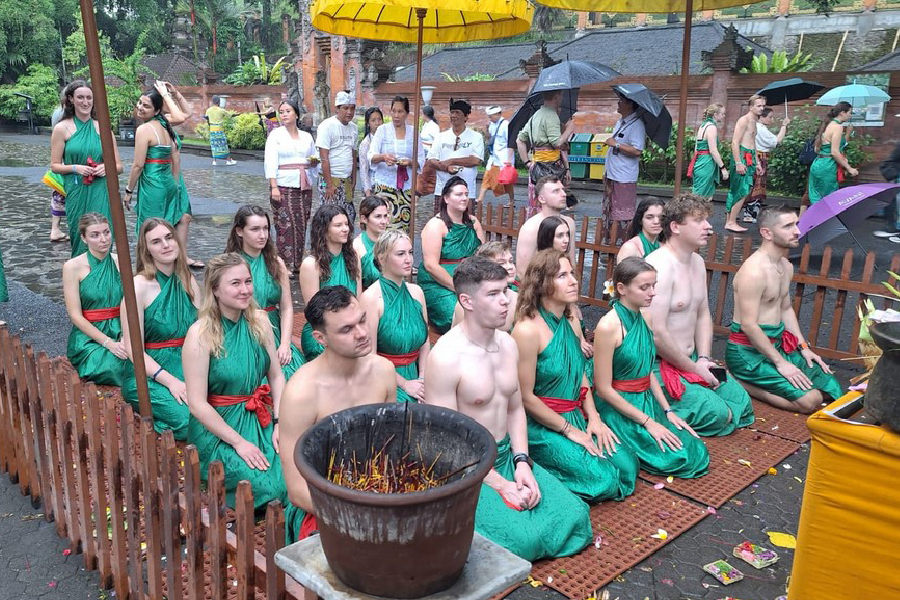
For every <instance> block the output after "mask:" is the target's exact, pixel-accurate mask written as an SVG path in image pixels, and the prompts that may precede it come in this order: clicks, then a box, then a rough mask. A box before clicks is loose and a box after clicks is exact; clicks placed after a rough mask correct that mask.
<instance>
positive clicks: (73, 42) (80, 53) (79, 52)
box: [62, 11, 113, 73]
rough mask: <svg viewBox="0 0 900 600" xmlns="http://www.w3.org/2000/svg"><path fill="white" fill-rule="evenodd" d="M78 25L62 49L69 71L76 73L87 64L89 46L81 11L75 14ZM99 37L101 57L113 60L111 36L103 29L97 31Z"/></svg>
mask: <svg viewBox="0 0 900 600" xmlns="http://www.w3.org/2000/svg"><path fill="white" fill-rule="evenodd" d="M75 22H76V27H75V31H73V32H72V33H71V35H69V37H67V38H66V43H65V45H64V46H63V49H62V56H63V62H64V63H65V65H66V69H67V71H68V72H69V73H75V72H77V71H79V70H80V69H84V67H86V66H87V46H86V45H85V42H84V21H83V20H82V19H81V12H80V11H79V12H77V13H76V14H75ZM97 38H98V40H99V42H100V57H101V58H102V59H103V62H104V63H106V61H108V60H111V59H112V56H113V51H112V47H111V46H110V43H109V38H108V37H106V35H105V34H104V33H103V32H102V31H98V32H97Z"/></svg>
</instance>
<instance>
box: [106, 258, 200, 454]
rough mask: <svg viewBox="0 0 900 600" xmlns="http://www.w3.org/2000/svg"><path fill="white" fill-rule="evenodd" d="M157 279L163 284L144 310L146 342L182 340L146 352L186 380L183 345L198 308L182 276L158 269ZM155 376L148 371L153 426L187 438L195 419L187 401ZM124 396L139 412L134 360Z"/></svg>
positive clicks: (182, 379) (130, 365) (178, 437)
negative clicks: (169, 274) (173, 393)
mask: <svg viewBox="0 0 900 600" xmlns="http://www.w3.org/2000/svg"><path fill="white" fill-rule="evenodd" d="M156 281H157V282H158V283H159V295H158V296H156V298H154V299H153V302H151V303H150V305H149V306H147V308H145V309H144V343H145V344H146V343H151V344H152V343H159V342H168V341H173V342H174V341H175V340H180V343H178V344H177V345H172V346H171V347H166V348H145V352H146V353H147V354H148V355H149V356H150V358H152V359H153V360H155V361H156V362H157V363H159V366H160V367H162V368H163V370H164V371H165V372H166V373H169V374H170V375H172V376H173V377H177V378H178V379H180V380H181V381H184V370H183V368H182V363H181V348H182V346H183V345H184V336H185V335H187V331H188V329H189V328H190V326H191V325H192V324H193V323H194V321H196V320H197V309H196V308H195V307H194V304H193V303H192V302H191V297H190V296H188V293H187V291H186V290H185V289H184V285H182V283H181V279H179V278H178V275H172V276H171V277H169V276H167V275H164V274H162V273H160V272H159V271H157V272H156ZM152 375H153V373H151V372H148V373H147V391H148V392H149V394H150V404H151V405H152V407H153V428H154V429H155V430H156V431H157V432H158V433H162V432H163V431H166V430H169V429H171V430H172V433H173V434H174V435H175V439H176V440H185V439H187V427H188V422H189V421H190V420H191V411H190V409H189V408H188V405H187V403H186V402H185V403H181V402H179V401H178V400H176V399H175V398H174V397H173V396H172V393H171V392H169V388H167V387H166V386H164V385H163V384H161V383H159V382H158V381H153V378H152ZM122 396H123V397H124V398H125V399H126V400H127V401H128V402H130V403H131V405H132V406H133V407H134V409H135V411H138V410H140V405H139V403H138V395H137V381H136V380H135V377H134V365H133V364H132V363H131V362H130V361H129V363H128V368H127V370H126V374H125V382H124V383H123V384H122Z"/></svg>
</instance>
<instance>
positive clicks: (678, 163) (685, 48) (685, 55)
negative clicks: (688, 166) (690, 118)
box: [82, 0, 694, 196]
mask: <svg viewBox="0 0 900 600" xmlns="http://www.w3.org/2000/svg"><path fill="white" fill-rule="evenodd" d="M84 1H85V0H82V2H84ZM693 18H694V0H687V3H686V5H685V7H684V40H683V41H682V44H681V89H680V92H679V95H678V138H677V141H676V142H675V195H676V196H677V195H678V194H680V193H681V173H682V170H683V166H684V165H683V164H682V163H683V162H684V157H683V156H682V155H683V154H684V126H685V121H686V120H687V92H688V77H689V75H690V69H691V24H692V22H693Z"/></svg>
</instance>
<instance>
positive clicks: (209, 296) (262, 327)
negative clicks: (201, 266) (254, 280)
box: [197, 252, 271, 358]
mask: <svg viewBox="0 0 900 600" xmlns="http://www.w3.org/2000/svg"><path fill="white" fill-rule="evenodd" d="M241 265H243V266H244V267H246V268H247V272H248V273H249V272H250V266H249V265H248V264H247V261H245V260H244V259H243V257H242V256H241V255H240V254H237V253H236V252H228V253H226V254H219V255H217V256H214V257H213V258H212V259H210V260H208V261H207V262H206V271H205V275H204V281H203V301H202V302H201V303H200V310H198V311H197V322H199V323H200V342H201V343H202V344H203V345H204V346H205V347H206V348H208V349H209V353H210V354H211V355H213V356H214V357H216V358H221V357H222V351H223V350H224V348H225V333H224V330H223V328H222V311H221V310H220V309H219V301H218V300H217V299H216V297H215V295H214V294H213V292H214V291H215V290H217V289H219V283H220V282H221V280H222V274H223V273H224V272H225V271H226V270H228V269H230V268H232V267H239V266H241ZM242 316H243V317H244V319H246V320H247V325H248V326H249V327H250V334H251V335H252V336H253V340H254V341H256V342H257V343H258V344H261V345H262V344H265V343H266V342H268V341H269V335H270V334H269V332H270V331H271V327H270V325H269V320H268V319H267V318H266V317H265V316H264V315H263V314H262V312H261V311H260V310H259V305H258V304H256V301H255V300H254V299H253V297H252V296H251V298H250V306H248V307H247V308H246V309H245V310H244V311H242Z"/></svg>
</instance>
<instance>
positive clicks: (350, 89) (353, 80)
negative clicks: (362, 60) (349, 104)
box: [347, 67, 356, 98]
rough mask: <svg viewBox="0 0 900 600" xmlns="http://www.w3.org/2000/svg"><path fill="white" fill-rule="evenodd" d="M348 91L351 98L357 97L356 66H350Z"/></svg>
mask: <svg viewBox="0 0 900 600" xmlns="http://www.w3.org/2000/svg"><path fill="white" fill-rule="evenodd" d="M347 91H348V92H350V97H351V98H356V67H350V71H349V72H348V74H347Z"/></svg>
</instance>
